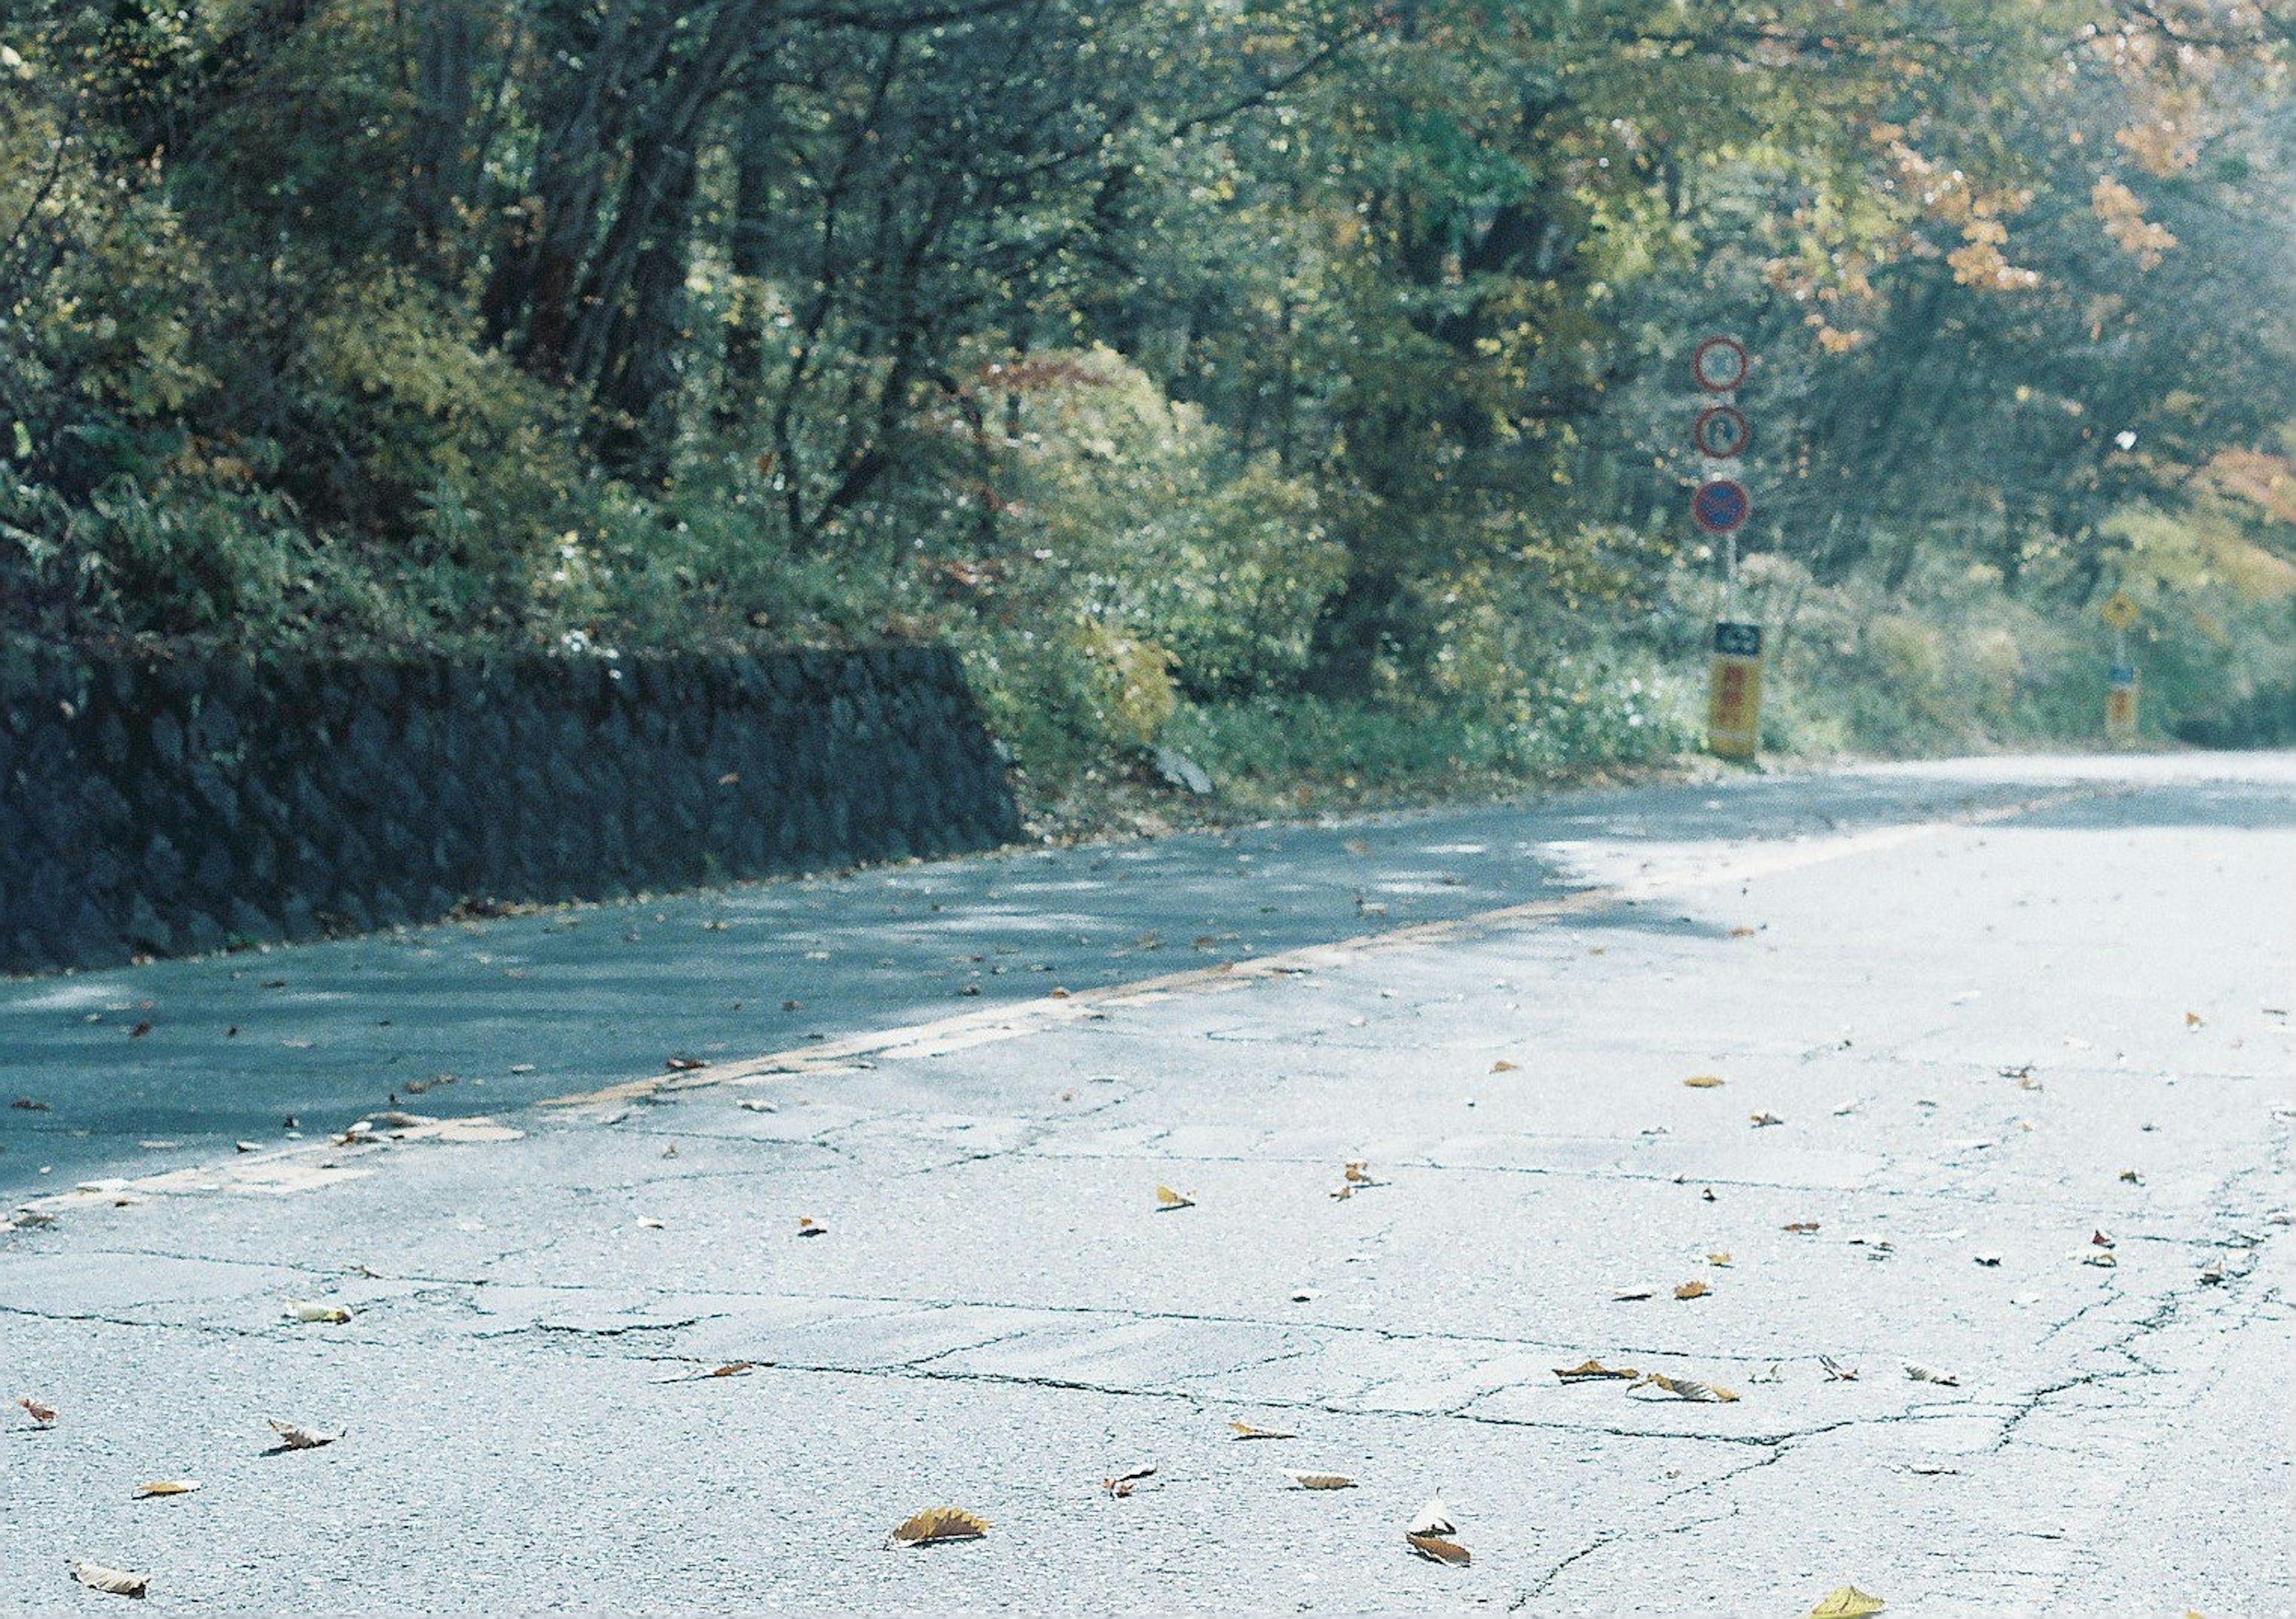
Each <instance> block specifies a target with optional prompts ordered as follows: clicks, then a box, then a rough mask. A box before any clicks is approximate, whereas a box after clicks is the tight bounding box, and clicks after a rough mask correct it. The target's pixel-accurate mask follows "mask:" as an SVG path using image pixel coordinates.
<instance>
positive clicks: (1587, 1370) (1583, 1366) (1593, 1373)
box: [1554, 1357, 1642, 1383]
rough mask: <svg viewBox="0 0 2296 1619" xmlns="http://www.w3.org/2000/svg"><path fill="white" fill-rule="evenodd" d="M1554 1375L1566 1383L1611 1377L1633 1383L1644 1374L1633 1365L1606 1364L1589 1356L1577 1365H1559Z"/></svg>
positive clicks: (1601, 1379) (1597, 1380)
mask: <svg viewBox="0 0 2296 1619" xmlns="http://www.w3.org/2000/svg"><path fill="white" fill-rule="evenodd" d="M1554 1375H1555V1376H1556V1377H1558V1378H1562V1381H1564V1382H1565V1383H1595V1382H1599V1381H1603V1380H1605V1379H1608V1378H1624V1379H1626V1380H1627V1381H1628V1382H1629V1383H1631V1382H1633V1381H1634V1380H1635V1378H1638V1377H1640V1376H1641V1375H1642V1374H1641V1373H1640V1372H1638V1371H1636V1370H1635V1369H1634V1368H1633V1367H1631V1366H1605V1365H1603V1363H1602V1361H1597V1360H1595V1359H1593V1358H1592V1357H1589V1358H1588V1359H1587V1360H1584V1361H1579V1364H1578V1365H1576V1366H1558V1367H1556V1368H1555V1369H1554Z"/></svg>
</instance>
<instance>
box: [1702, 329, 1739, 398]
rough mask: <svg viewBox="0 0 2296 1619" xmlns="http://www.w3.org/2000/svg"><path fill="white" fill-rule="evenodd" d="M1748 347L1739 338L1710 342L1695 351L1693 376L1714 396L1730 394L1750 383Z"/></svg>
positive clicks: (1707, 340) (1705, 342)
mask: <svg viewBox="0 0 2296 1619" xmlns="http://www.w3.org/2000/svg"><path fill="white" fill-rule="evenodd" d="M1748 364H1749V362H1748V360H1747V358H1746V346H1745V345H1744V344H1743V343H1741V342H1740V341H1739V340H1738V339H1736V338H1708V339H1706V340H1705V341H1704V342H1702V343H1701V344H1699V346H1698V347H1697V348H1695V349H1693V350H1692V351H1691V356H1690V374H1691V375H1692V376H1693V377H1695V378H1697V379H1698V386H1699V387H1701V388H1704V389H1705V390H1706V391H1707V392H1708V393H1710V394H1726V393H1729V392H1730V391H1732V390H1733V389H1734V388H1736V387H1737V386H1738V385H1739V384H1740V383H1741V382H1743V381H1744V380H1746V367H1747V365H1748Z"/></svg>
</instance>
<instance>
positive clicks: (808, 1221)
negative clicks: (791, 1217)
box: [797, 1214, 829, 1237]
mask: <svg viewBox="0 0 2296 1619" xmlns="http://www.w3.org/2000/svg"><path fill="white" fill-rule="evenodd" d="M797 1234H798V1235H799V1236H800V1237H826V1236H828V1235H829V1228H828V1227H827V1226H825V1225H824V1224H822V1223H821V1222H820V1221H818V1220H816V1219H815V1218H814V1217H813V1216H812V1215H810V1214H799V1216H798V1217H797Z"/></svg>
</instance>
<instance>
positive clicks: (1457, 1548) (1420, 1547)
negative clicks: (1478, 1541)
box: [1403, 1534, 1474, 1568]
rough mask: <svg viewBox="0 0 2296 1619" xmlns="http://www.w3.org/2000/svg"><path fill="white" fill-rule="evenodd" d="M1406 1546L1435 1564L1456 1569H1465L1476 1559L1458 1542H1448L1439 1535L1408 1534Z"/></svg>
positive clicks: (1405, 1537)
mask: <svg viewBox="0 0 2296 1619" xmlns="http://www.w3.org/2000/svg"><path fill="white" fill-rule="evenodd" d="M1403 1542H1404V1544H1405V1545H1406V1546H1408V1547H1410V1548H1411V1549H1412V1550H1414V1551H1415V1552H1417V1553H1418V1554H1419V1555H1420V1556H1421V1557H1423V1558H1427V1559H1428V1560H1429V1561H1430V1562H1433V1563H1448V1564H1450V1565H1451V1566H1453V1567H1455V1568H1464V1567H1465V1566H1467V1565H1468V1564H1470V1563H1472V1562H1473V1561H1474V1558H1473V1556H1472V1553H1470V1552H1469V1551H1468V1550H1467V1549H1466V1548H1465V1547H1464V1546H1462V1545H1460V1544H1459V1543H1458V1542H1457V1541H1447V1540H1445V1539H1444V1538H1443V1537H1442V1536H1441V1535H1439V1534H1406V1535H1405V1536H1404V1537H1403Z"/></svg>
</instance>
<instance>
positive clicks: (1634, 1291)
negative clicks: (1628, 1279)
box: [1611, 1288, 1658, 1304]
mask: <svg viewBox="0 0 2296 1619" xmlns="http://www.w3.org/2000/svg"><path fill="white" fill-rule="evenodd" d="M1656 1296H1658V1289H1657V1288H1620V1289H1619V1290H1618V1291H1617V1292H1615V1293H1613V1294H1611V1303H1612V1304H1633V1303H1635V1302H1636V1300H1638V1299H1645V1298H1655V1297H1656Z"/></svg>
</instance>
